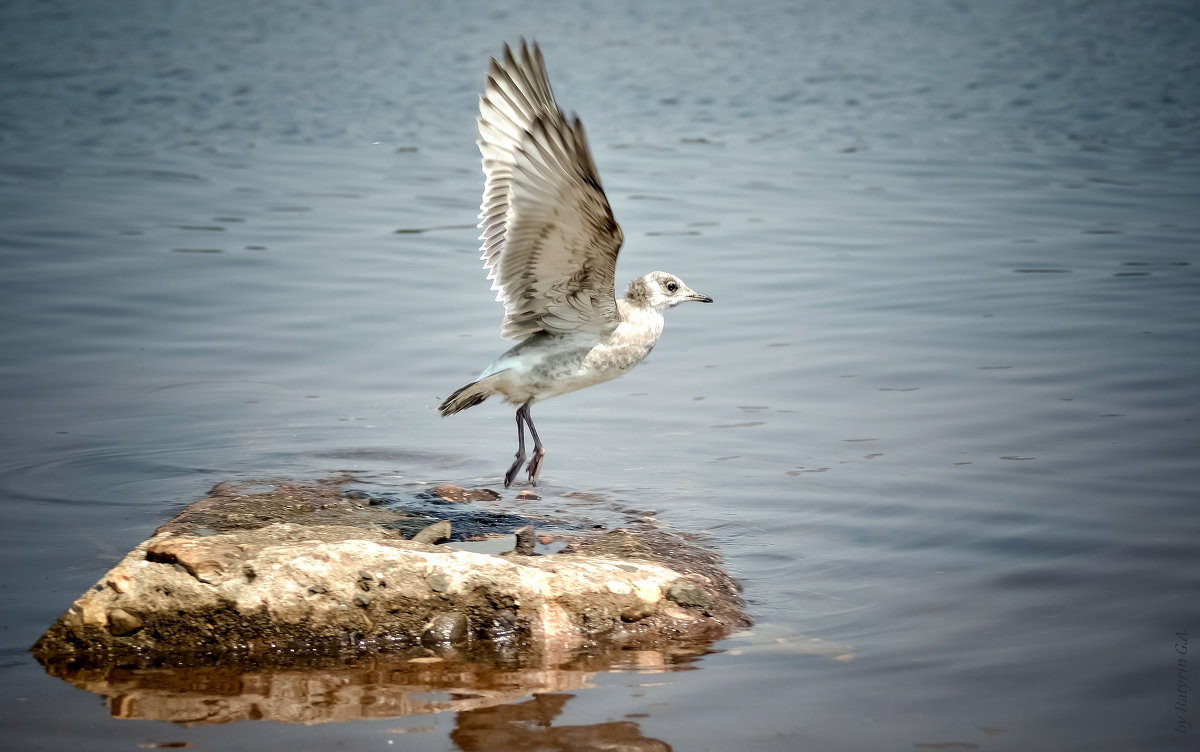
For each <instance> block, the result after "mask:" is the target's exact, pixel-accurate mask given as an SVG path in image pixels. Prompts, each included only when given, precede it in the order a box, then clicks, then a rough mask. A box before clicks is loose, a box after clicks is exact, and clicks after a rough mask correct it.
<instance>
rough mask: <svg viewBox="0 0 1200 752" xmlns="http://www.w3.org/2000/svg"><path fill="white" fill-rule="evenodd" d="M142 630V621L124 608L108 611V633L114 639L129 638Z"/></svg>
mask: <svg viewBox="0 0 1200 752" xmlns="http://www.w3.org/2000/svg"><path fill="white" fill-rule="evenodd" d="M141 628H142V620H141V619H139V618H137V617H136V616H134V615H133V614H131V613H129V612H128V611H126V610H125V609H123V608H110V609H109V610H108V633H109V634H111V635H112V636H114V637H128V636H129V635H131V634H136V633H137V632H138V631H139V630H140V629H141Z"/></svg>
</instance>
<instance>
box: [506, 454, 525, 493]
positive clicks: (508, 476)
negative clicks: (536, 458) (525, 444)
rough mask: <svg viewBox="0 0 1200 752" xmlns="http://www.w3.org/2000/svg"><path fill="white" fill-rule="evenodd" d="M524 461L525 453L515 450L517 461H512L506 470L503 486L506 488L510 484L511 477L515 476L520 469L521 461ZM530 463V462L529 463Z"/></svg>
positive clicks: (511, 481)
mask: <svg viewBox="0 0 1200 752" xmlns="http://www.w3.org/2000/svg"><path fill="white" fill-rule="evenodd" d="M524 461H525V453H524V452H517V461H516V462H514V463H512V467H510V468H508V472H507V473H505V474H504V487H505V488H508V487H509V486H511V485H512V483H513V479H514V478H516V477H517V473H518V472H519V471H520V470H521V463H523V462H524ZM530 464H532V462H531V463H530Z"/></svg>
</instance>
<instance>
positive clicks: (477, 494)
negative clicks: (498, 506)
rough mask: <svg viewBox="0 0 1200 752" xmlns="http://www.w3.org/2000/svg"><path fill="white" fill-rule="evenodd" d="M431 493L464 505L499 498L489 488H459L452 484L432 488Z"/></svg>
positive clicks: (498, 495)
mask: <svg viewBox="0 0 1200 752" xmlns="http://www.w3.org/2000/svg"><path fill="white" fill-rule="evenodd" d="M433 493H434V494H436V495H437V496H440V497H442V498H443V499H445V500H446V501H453V502H454V503H456V504H466V503H468V502H471V501H495V500H497V499H499V498H500V494H498V493H496V492H495V491H493V490H491V489H490V488H461V487H459V486H456V485H454V484H453V483H443V484H442V485H440V486H434V487H433Z"/></svg>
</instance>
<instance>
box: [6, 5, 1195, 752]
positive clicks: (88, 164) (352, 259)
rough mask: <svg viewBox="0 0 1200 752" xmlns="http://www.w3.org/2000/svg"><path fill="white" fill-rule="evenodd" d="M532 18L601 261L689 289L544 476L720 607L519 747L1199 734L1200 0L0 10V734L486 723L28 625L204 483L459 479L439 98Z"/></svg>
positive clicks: (314, 733)
mask: <svg viewBox="0 0 1200 752" xmlns="http://www.w3.org/2000/svg"><path fill="white" fill-rule="evenodd" d="M976 6H984V7H976ZM522 34H524V35H526V36H533V37H536V38H537V39H538V40H539V41H540V42H541V43H542V45H543V48H544V51H545V54H546V57H547V60H548V65H549V68H550V74H551V78H552V80H553V81H554V82H555V85H556V91H557V93H558V97H559V100H560V102H562V104H563V105H564V106H565V107H567V108H569V109H575V110H577V111H578V112H579V114H580V115H581V116H582V117H583V118H584V120H585V122H586V123H587V125H588V128H589V134H590V137H591V141H592V144H593V149H594V151H595V153H596V159H597V162H598V164H599V167H600V172H601V175H602V177H603V178H604V180H605V186H606V188H607V190H608V193H609V196H610V199H611V202H612V204H613V206H614V210H615V212H616V215H617V218H618V220H619V221H620V222H621V223H622V225H623V227H624V229H625V234H626V238H627V242H626V245H625V249H624V251H623V255H622V259H621V263H620V265H619V268H618V278H619V280H620V282H619V284H621V285H623V284H624V282H625V281H626V280H628V279H630V278H632V277H634V276H637V275H639V274H642V273H644V272H646V271H649V270H651V269H659V268H661V269H666V270H669V271H672V272H674V273H677V274H679V275H680V276H681V277H683V278H684V279H685V280H687V282H688V283H689V284H690V285H691V286H692V287H694V288H695V289H697V290H701V291H703V292H704V293H706V294H709V295H711V296H713V297H714V298H715V299H716V301H717V303H716V305H713V306H704V307H701V306H696V307H683V308H680V309H678V310H676V311H673V312H672V314H673V315H671V316H669V321H668V325H667V331H666V334H665V335H664V338H663V341H662V342H661V343H660V345H659V347H658V348H657V349H656V350H655V352H654V355H653V356H652V357H651V359H650V360H649V361H648V362H647V363H645V364H644V365H643V366H642V367H641V368H640V369H639V370H637V371H635V372H634V373H633V374H630V375H629V376H627V377H625V378H623V379H622V380H620V381H617V382H613V383H611V384H608V385H605V386H601V387H597V388H594V389H590V390H587V391H585V392H582V393H576V394H573V395H569V396H565V397H562V398H559V399H556V400H553V401H550V402H547V403H545V404H542V405H540V406H538V407H537V408H536V414H537V419H538V426H539V429H540V431H541V433H542V436H543V438H544V439H545V440H546V442H547V446H548V448H549V453H548V455H547V459H546V463H545V465H544V468H543V479H544V488H543V490H544V492H545V495H546V496H549V497H553V496H554V495H556V494H558V495H560V494H565V493H569V492H582V493H588V494H594V495H596V496H597V497H599V498H602V499H611V500H613V501H614V502H618V503H626V504H633V505H636V506H638V507H639V508H645V509H653V510H655V511H657V512H658V517H659V519H660V520H662V521H663V522H664V523H665V524H667V525H669V526H670V527H671V528H672V529H675V530H679V531H688V532H703V533H706V534H708V535H709V536H710V538H711V540H712V541H713V543H714V544H715V545H716V546H717V547H719V549H720V550H721V551H722V553H723V554H724V556H725V557H726V560H727V563H728V564H729V566H730V568H731V569H732V570H733V571H734V572H735V573H736V574H737V575H738V576H739V577H740V578H742V580H743V582H744V585H745V588H746V596H747V599H748V601H749V603H750V606H751V610H752V613H753V615H754V617H755V619H756V621H757V622H758V624H757V626H756V628H755V629H754V630H753V631H752V632H751V633H750V634H748V635H740V636H738V637H736V638H734V639H732V640H729V641H727V642H726V643H722V644H720V645H718V646H717V649H718V651H719V652H715V653H714V654H712V655H709V656H706V657H704V658H703V659H701V660H699V661H698V662H696V663H694V664H693V665H692V668H693V669H695V670H691V671H682V672H675V673H667V674H653V675H648V674H646V673H641V672H631V671H623V672H620V671H619V672H611V673H601V674H597V675H595V676H594V677H592V678H591V680H590V684H591V685H592V687H591V688H590V689H581V690H579V691H576V692H573V693H571V694H572V695H573V696H560V695H556V696H555V697H558V698H559V699H557V700H553V701H552V702H554V703H556V705H555V707H556V708H557V710H556V715H555V717H554V720H553V725H554V727H555V728H556V729H558V728H561V729H563V731H562V734H563V736H562V737H561V739H566V740H568V741H562V740H561V739H560V741H559V742H558V743H559V745H560V746H559V747H558V748H563V749H590V748H593V746H594V745H593V746H588V745H589V742H587V740H588V739H597V738H601V737H602V736H603V733H605V732H604V729H611V728H612V725H611V724H612V723H613V722H624V723H626V724H628V728H632V729H634V731H635V732H636V734H640V735H641V736H643V737H645V740H647V741H646V745H647V746H646V747H645V748H647V749H650V748H662V747H661V743H665V744H667V745H670V746H671V747H673V748H674V749H676V750H732V749H748V750H749V749H753V750H791V749H821V750H862V749H897V750H899V749H937V748H941V749H974V748H979V749H985V750H1030V749H1063V750H1074V749H1095V750H1131V749H1143V750H1148V749H1180V750H1183V749H1195V748H1196V744H1197V738H1200V711H1197V709H1196V704H1195V702H1194V701H1193V702H1192V704H1191V706H1189V709H1188V710H1187V711H1185V712H1180V711H1177V710H1176V709H1175V708H1174V705H1175V703H1176V702H1177V697H1176V694H1177V683H1178V682H1177V679H1178V672H1179V668H1180V665H1179V664H1178V659H1180V658H1184V659H1185V660H1191V664H1190V666H1191V668H1190V676H1191V680H1190V681H1191V685H1192V686H1195V685H1197V684H1200V553H1198V547H1197V540H1198V538H1200V512H1198V511H1197V509H1196V503H1197V486H1198V483H1200V452H1198V449H1200V426H1198V425H1197V423H1196V418H1197V406H1198V405H1200V211H1198V209H1200V148H1197V145H1198V144H1200V9H1198V6H1197V5H1196V4H1195V3H1193V2H1089V3H1083V2H1063V3H1054V4H1044V3H1038V2H996V3H987V4H967V3H954V2H941V1H939V0H929V1H928V2H912V3H893V2H883V1H882V0H881V1H880V2H874V3H872V2H853V3H841V2H833V1H832V0H830V1H829V2H824V1H821V2H806V3H803V4H799V3H796V4H792V3H758V4H752V5H750V6H746V7H743V6H739V5H737V4H729V3H692V4H683V3H678V4H657V5H655V6H654V9H650V8H649V7H644V5H643V4H642V3H638V2H633V1H632V0H630V1H629V2H617V3H605V4H600V3H595V4H587V5H582V6H578V7H568V6H565V5H545V6H543V5H542V4H539V3H511V4H506V5H505V6H504V7H503V9H500V8H498V7H497V6H496V5H495V4H488V5H487V9H484V8H483V7H482V6H477V5H473V4H469V3H447V4H443V5H442V6H439V7H438V8H436V9H433V8H423V9H418V8H408V7H405V6H404V5H403V4H396V3H384V2H379V3H373V4H367V3H358V4H354V9H353V10H346V9H342V8H335V6H334V5H332V4H331V5H328V6H327V5H325V4H321V3H308V2H290V3H289V2H265V3H256V4H253V5H245V4H242V3H232V2H209V3H203V4H200V3H176V2H161V1H155V2H142V3H138V2H121V3H117V4H115V5H114V4H105V5H103V6H101V5H96V6H94V8H93V7H91V6H88V7H86V8H85V7H84V5H83V4H70V3H53V2H43V3H32V2H9V3H5V4H4V6H3V7H2V8H0V38H2V39H3V43H2V44H0V101H3V102H4V105H3V108H2V109H0V244H2V251H0V253H2V254H3V255H2V259H3V276H2V278H0V279H2V282H0V285H2V287H0V310H2V311H3V322H4V326H3V328H2V329H0V352H3V353H4V356H3V360H2V361H0V373H2V374H3V377H2V380H0V409H3V412H4V415H5V420H4V422H3V424H2V427H0V431H2V432H3V433H2V437H3V447H4V452H3V458H2V459H0V557H2V563H3V566H0V603H2V604H3V610H2V615H3V618H2V620H0V637H2V639H3V642H2V643H0V648H2V649H3V664H2V665H3V670H2V671H0V719H2V720H0V723H2V724H3V730H4V736H5V737H6V738H7V739H8V740H10V741H9V742H8V743H9V744H12V745H14V748H20V749H65V748H73V747H74V748H77V747H79V746H81V745H87V746H88V747H89V748H91V749H113V750H126V749H132V748H136V745H138V744H146V743H152V742H164V741H187V742H190V743H191V744H192V745H193V747H194V748H195V749H210V750H218V749H220V750H225V749H251V748H253V749H261V748H272V747H279V748H282V747H284V746H285V745H288V746H291V747H293V748H296V749H332V748H355V749H374V748H379V749H383V748H393V749H394V748H397V746H399V747H402V748H404V749H419V750H444V749H494V748H499V747H494V746H490V742H487V741H486V740H487V739H488V738H489V737H487V736H486V734H485V735H484V736H483V738H484V739H485V743H484V744H483V746H478V743H477V741H476V742H472V741H471V739H476V740H477V739H478V737H472V736H470V735H469V734H468V735H464V734H463V733H462V731H461V728H462V727H463V726H465V725H468V719H467V718H466V717H465V716H460V717H456V716H455V714H441V715H434V716H422V717H415V718H401V719H394V720H389V721H382V722H380V721H363V722H358V723H349V724H331V725H325V726H316V727H304V726H292V725H280V724H262V723H257V724H256V723H241V724H234V725H229V726H219V727H194V728H184V727H177V726H172V725H168V724H165V723H158V722H150V721H117V720H113V719H111V718H110V716H109V712H108V709H107V708H106V706H105V705H104V704H103V703H102V702H101V701H100V700H99V699H98V698H97V697H95V696H94V695H91V694H89V693H86V692H82V691H80V690H77V689H74V688H73V687H71V686H70V685H68V684H66V683H64V682H62V681H60V680H58V679H52V678H49V677H47V676H46V675H45V674H44V673H43V671H42V670H41V668H40V667H39V666H38V665H37V664H36V663H35V662H34V661H33V660H32V659H31V658H30V657H29V656H28V654H27V652H26V650H27V647H28V646H29V645H30V644H31V643H32V642H33V641H34V640H35V639H36V638H37V636H38V635H39V634H40V633H41V631H42V630H43V629H44V628H45V627H46V626H48V625H49V624H50V622H51V621H52V620H53V619H54V618H56V617H57V616H58V614H59V613H61V612H62V611H63V610H64V609H65V608H67V607H68V606H69V605H70V603H71V601H72V600H73V599H74V598H75V597H76V596H77V595H78V594H79V593H80V592H82V590H84V589H85V588H87V587H88V586H90V585H91V584H92V583H93V582H95V581H96V579H98V578H99V577H100V576H101V575H102V574H103V573H104V571H106V569H107V568H108V567H109V566H111V565H112V564H113V563H114V562H115V561H116V560H117V559H118V558H119V557H120V556H121V555H122V554H123V553H124V552H125V551H126V550H127V549H128V548H129V547H130V546H132V545H134V544H135V543H137V542H138V541H140V540H142V539H143V538H145V537H146V536H147V535H148V534H149V533H150V532H151V531H152V530H153V529H154V527H156V526H157V525H158V524H160V523H161V522H162V521H164V520H165V519H167V518H169V517H170V516H171V515H173V514H174V513H175V512H176V511H178V510H179V509H180V508H181V507H182V506H183V505H184V504H186V503H188V502H190V501H193V500H196V499H198V498H201V497H202V495H203V494H204V492H205V491H206V490H207V489H208V488H209V487H210V486H211V485H212V484H213V483H215V482H217V481H221V480H227V479H239V478H241V479H250V478H263V477H290V478H317V477H322V476H324V475H327V474H329V473H331V472H334V471H337V470H340V469H346V468H351V469H357V470H360V471H362V472H364V473H365V474H367V476H368V477H370V478H372V479H374V482H376V483H379V484H383V485H386V484H387V483H388V482H390V481H389V479H394V480H395V482H410V481H414V480H415V481H423V480H428V481H447V480H448V481H454V482H460V483H461V482H482V483H487V484H491V485H497V484H498V482H499V477H500V474H501V473H502V471H503V470H504V469H505V468H506V467H507V464H508V462H509V461H510V458H511V453H512V451H513V446H512V444H513V440H514V438H515V437H514V436H513V433H514V430H513V422H512V414H511V411H510V409H509V408H508V407H506V406H501V405H498V404H491V403H489V404H487V405H485V406H483V407H480V408H476V409H474V410H471V411H469V412H467V413H463V414H461V415H458V416H455V417H454V418H452V419H447V420H442V419H440V418H439V417H438V416H437V414H436V412H435V409H434V408H435V406H436V405H437V403H438V401H439V398H440V397H443V396H445V395H446V394H448V393H449V391H451V390H452V389H454V388H455V387H457V386H459V385H460V384H461V383H463V382H464V381H465V380H466V379H469V378H470V377H472V376H474V375H475V373H477V371H478V370H479V369H480V368H482V367H483V366H484V365H485V364H486V363H487V362H489V361H490V360H491V358H493V357H494V356H495V355H497V354H498V353H499V352H501V351H502V350H503V349H504V348H505V347H506V344H505V343H504V342H503V341H502V340H500V339H499V337H498V329H499V319H500V307H499V305H498V304H496V303H495V302H494V301H492V300H491V295H490V294H489V293H488V291H487V284H486V283H485V281H484V278H483V273H482V271H481V269H480V268H479V264H478V262H477V256H478V253H477V251H476V250H475V248H476V246H477V241H476V240H475V234H476V231H475V230H474V228H473V224H474V221H475V220H474V215H475V212H476V211H477V205H478V196H479V192H480V188H481V186H482V177H481V175H480V173H479V169H478V155H477V152H476V151H475V148H474V144H473V141H474V137H475V136H474V130H473V129H474V121H473V117H474V107H475V102H476V99H475V98H476V96H477V92H478V90H479V88H480V85H481V83H482V78H483V73H484V71H485V66H486V60H487V55H488V54H496V53H498V51H499V49H500V45H501V42H502V41H503V40H506V39H508V40H515V39H517V38H518V37H519V36H520V35H522ZM510 496H511V494H510ZM1185 630H1186V632H1187V634H1188V635H1189V636H1190V639H1192V643H1191V645H1192V650H1191V654H1190V657H1189V656H1182V655H1179V654H1177V652H1176V645H1177V644H1179V639H1178V638H1177V637H1176V636H1175V635H1176V633H1177V632H1183V631H1185ZM835 656H841V657H842V660H837V659H835ZM847 656H852V659H851V660H845V658H846V657H847ZM479 722H484V721H479ZM1181 723H1184V724H1186V723H1190V724H1191V725H1192V727H1193V728H1192V729H1191V731H1190V733H1182V732H1180V731H1177V728H1179V727H1180V724H1181ZM606 724H607V725H606ZM485 725H486V724H485ZM456 727H457V728H458V729H459V730H458V731H456ZM397 729H407V730H410V731H412V732H413V733H407V734H404V735H403V736H398V735H397ZM99 740H105V741H99ZM654 740H658V742H659V746H658V747H655V746H654V745H653V741H654ZM391 742H394V746H390V747H389V746H388V745H389V744H390V743H391ZM530 743H532V742H530ZM472 744H476V746H472ZM496 744H497V745H498V744H499V742H498V741H497V742H496ZM970 745H975V746H970ZM505 748H511V749H517V748H523V747H519V746H515V747H505Z"/></svg>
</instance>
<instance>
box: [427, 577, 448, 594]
mask: <svg viewBox="0 0 1200 752" xmlns="http://www.w3.org/2000/svg"><path fill="white" fill-rule="evenodd" d="M425 582H427V583H428V584H429V589H430V590H432V591H433V592H435V593H444V592H446V591H447V590H449V589H450V577H449V575H447V574H446V573H445V572H434V573H433V574H431V575H429V576H428V577H426V578H425Z"/></svg>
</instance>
